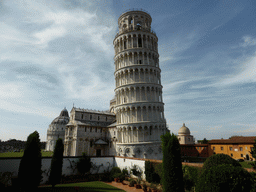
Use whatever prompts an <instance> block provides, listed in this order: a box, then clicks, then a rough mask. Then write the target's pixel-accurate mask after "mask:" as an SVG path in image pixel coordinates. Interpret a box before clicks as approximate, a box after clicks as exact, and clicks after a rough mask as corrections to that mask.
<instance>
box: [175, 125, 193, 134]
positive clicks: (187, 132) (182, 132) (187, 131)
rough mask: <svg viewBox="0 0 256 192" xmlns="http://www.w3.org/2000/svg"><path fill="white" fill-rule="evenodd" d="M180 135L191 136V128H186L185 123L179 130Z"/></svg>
mask: <svg viewBox="0 0 256 192" xmlns="http://www.w3.org/2000/svg"><path fill="white" fill-rule="evenodd" d="M178 134H179V135H190V131H189V128H187V127H186V126H185V123H183V126H182V127H181V128H180V129H179V132H178Z"/></svg>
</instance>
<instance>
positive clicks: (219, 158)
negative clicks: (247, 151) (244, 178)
mask: <svg viewBox="0 0 256 192" xmlns="http://www.w3.org/2000/svg"><path fill="white" fill-rule="evenodd" d="M222 164H231V165H233V166H235V167H242V166H241V164H240V163H239V162H237V161H236V160H234V159H233V158H232V157H230V156H228V155H226V154H216V155H212V156H210V157H209V158H208V159H207V160H206V161H205V162H204V165H203V170H202V171H204V170H207V169H210V168H211V167H216V166H218V165H222Z"/></svg>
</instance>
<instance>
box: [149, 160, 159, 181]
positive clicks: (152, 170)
mask: <svg viewBox="0 0 256 192" xmlns="http://www.w3.org/2000/svg"><path fill="white" fill-rule="evenodd" d="M156 165H157V164H154V163H153V162H150V161H145V175H146V180H147V181H148V182H149V183H160V175H159V174H158V173H157V172H156V171H155V166H156ZM161 166H162V164H161Z"/></svg>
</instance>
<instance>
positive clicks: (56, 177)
mask: <svg viewBox="0 0 256 192" xmlns="http://www.w3.org/2000/svg"><path fill="white" fill-rule="evenodd" d="M63 152H64V146H63V142H62V139H61V138H59V139H58V140H57V141H56V145H55V148H54V152H53V156H52V162H51V170H50V177H49V181H50V183H51V185H52V187H54V186H55V185H56V184H58V183H60V180H61V175H62V165H63Z"/></svg>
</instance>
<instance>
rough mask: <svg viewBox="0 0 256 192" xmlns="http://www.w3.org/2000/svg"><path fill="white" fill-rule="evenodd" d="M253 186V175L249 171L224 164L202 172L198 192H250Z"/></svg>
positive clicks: (197, 187)
mask: <svg viewBox="0 0 256 192" xmlns="http://www.w3.org/2000/svg"><path fill="white" fill-rule="evenodd" d="M251 185H252V181H251V175H250V173H249V172H248V171H246V170H245V169H243V168H242V167H238V166H236V167H235V166H233V165H231V164H222V165H217V166H215V167H211V168H210V169H206V170H204V171H203V172H202V174H201V176H200V178H199V181H198V183H197V185H196V192H208V191H209V192H219V191H225V192H229V191H239V192H248V191H250V190H251Z"/></svg>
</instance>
